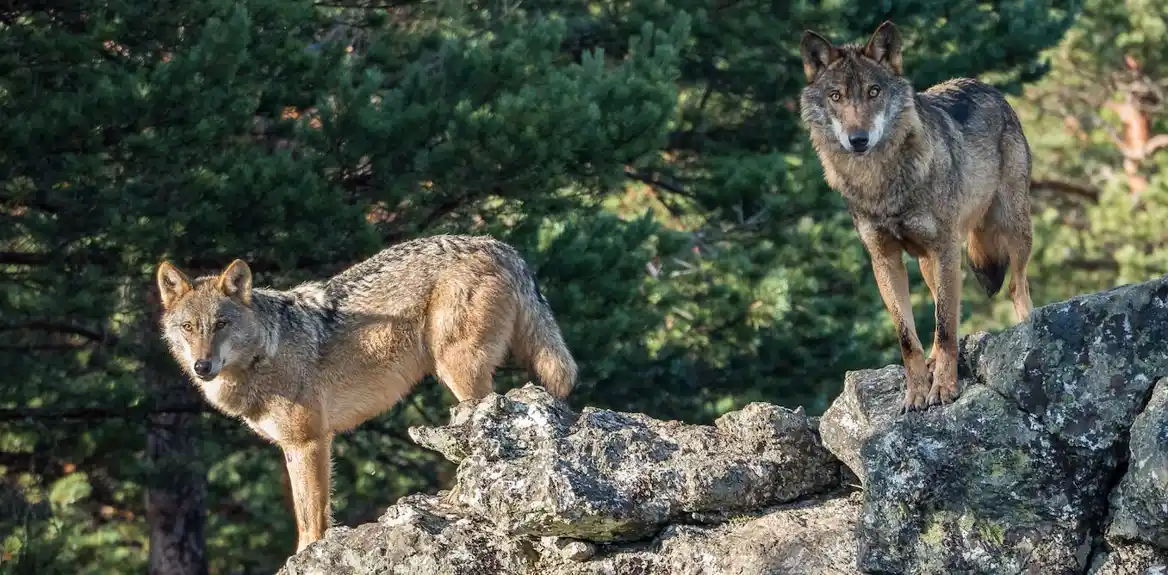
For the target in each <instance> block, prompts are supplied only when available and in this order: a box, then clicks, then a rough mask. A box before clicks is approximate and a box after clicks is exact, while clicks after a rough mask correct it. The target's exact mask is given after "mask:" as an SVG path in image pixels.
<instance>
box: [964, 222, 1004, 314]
mask: <svg viewBox="0 0 1168 575" xmlns="http://www.w3.org/2000/svg"><path fill="white" fill-rule="evenodd" d="M1000 244H1001V242H1000V241H998V238H996V237H992V236H990V234H988V233H985V232H983V233H978V232H977V231H973V232H970V234H969V267H971V268H973V275H974V277H976V278H977V283H979V284H981V289H982V290H984V291H985V294H986V297H989V298H992V297H994V296H995V295H997V293H998V291H1000V290H1001V289H1002V283H1003V282H1005V281H1006V270H1008V269H1009V268H1010V253H1009V251H1008V250H1007V249H1005V247H1004V246H1002V245H1000Z"/></svg>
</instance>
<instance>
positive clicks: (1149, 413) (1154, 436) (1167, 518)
mask: <svg viewBox="0 0 1168 575" xmlns="http://www.w3.org/2000/svg"><path fill="white" fill-rule="evenodd" d="M1129 445H1130V447H1129V453H1130V456H1129V460H1128V469H1127V473H1126V474H1125V475H1124V476H1123V479H1122V480H1121V481H1120V483H1119V486H1118V487H1116V489H1115V491H1114V492H1113V493H1112V496H1111V506H1112V508H1113V509H1114V510H1115V519H1114V520H1113V521H1112V523H1111V528H1110V530H1109V531H1108V535H1109V536H1111V537H1113V538H1115V539H1118V540H1125V541H1137V542H1142V543H1147V544H1150V545H1155V546H1158V547H1160V548H1162V549H1168V378H1165V379H1161V380H1160V382H1159V383H1158V384H1156V388H1155V391H1154V392H1153V394H1152V399H1151V401H1149V402H1148V405H1147V407H1146V408H1145V409H1144V411H1143V412H1142V413H1140V415H1139V416H1137V417H1136V418H1135V423H1133V424H1132V427H1131V439H1130V441H1129Z"/></svg>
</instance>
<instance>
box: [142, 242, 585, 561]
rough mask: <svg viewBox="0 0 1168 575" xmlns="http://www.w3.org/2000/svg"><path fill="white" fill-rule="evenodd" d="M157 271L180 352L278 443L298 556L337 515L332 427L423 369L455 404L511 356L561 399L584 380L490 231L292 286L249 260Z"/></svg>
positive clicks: (221, 399) (378, 403)
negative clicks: (257, 270) (258, 274)
mask: <svg viewBox="0 0 1168 575" xmlns="http://www.w3.org/2000/svg"><path fill="white" fill-rule="evenodd" d="M156 279H157V282H158V289H159V291H160V292H161V299H162V306H163V310H164V311H163V314H162V318H161V321H160V323H161V329H162V333H163V338H164V339H165V341H166V342H167V344H168V345H169V347H170V351H171V354H172V355H173V356H174V358H175V360H176V361H178V362H179V363H180V364H181V365H182V368H183V369H184V370H185V371H186V372H187V374H188V375H189V376H190V377H191V379H192V381H193V382H194V383H195V385H197V386H198V387H199V389H200V390H201V391H202V393H203V395H204V397H206V399H207V401H208V402H210V403H211V404H212V405H213V406H215V407H216V408H217V409H219V410H220V411H222V412H223V413H225V414H227V415H230V416H234V417H239V418H241V419H243V421H244V422H246V423H247V424H248V426H250V427H251V428H252V429H253V430H254V431H255V432H256V433H258V434H259V435H261V436H263V437H265V438H267V439H268V440H270V441H272V442H274V443H276V444H277V445H279V446H280V448H281V449H282V450H283V452H284V459H285V463H286V466H287V470H288V476H289V478H290V480H291V483H292V497H293V501H294V507H295V511H296V526H297V534H298V541H297V548H296V551H297V552H300V551H301V550H303V549H304V548H305V547H307V546H308V545H309V544H310V543H312V542H313V541H316V540H317V539H320V538H321V537H322V536H323V535H324V532H325V530H326V529H327V528H328V523H329V522H330V514H329V494H330V491H329V489H330V488H329V483H330V480H331V477H330V475H331V465H330V449H331V444H332V439H333V436H334V435H335V434H336V433H340V432H343V431H346V430H349V429H352V428H354V427H356V426H358V425H360V424H361V423H363V422H365V421H366V420H368V419H370V418H372V417H374V416H376V415H378V414H380V413H382V412H384V411H386V410H388V409H389V408H390V407H392V406H393V405H394V404H395V403H396V402H397V401H398V400H399V399H400V398H401V397H403V396H404V395H405V394H406V393H408V392H409V391H410V389H411V388H412V387H413V386H414V384H416V383H417V382H418V380H420V379H421V378H423V377H424V376H426V375H427V374H433V375H435V376H436V377H437V378H438V379H439V380H440V381H441V382H442V383H443V384H444V385H445V386H446V387H448V388H449V389H450V391H452V392H453V393H454V396H455V397H456V398H457V399H458V400H459V401H466V400H470V399H478V398H482V397H484V396H486V395H488V394H490V393H491V391H492V388H493V372H494V370H495V368H496V367H497V366H499V365H500V364H501V363H502V362H503V361H504V360H505V359H506V356H507V354H508V351H510V352H511V354H513V355H514V357H515V358H516V359H517V360H518V361H519V362H520V363H521V364H524V365H525V366H526V367H527V368H528V369H529V370H530V371H532V372H534V375H535V376H536V377H538V379H539V380H540V382H542V383H543V385H544V386H545V387H546V388H547V389H548V391H549V392H550V393H552V394H553V395H555V396H557V397H561V398H562V397H565V396H567V395H568V393H569V391H570V390H571V389H572V387H573V386H574V385H575V380H576V363H575V361H574V360H573V358H572V355H571V354H570V353H569V351H568V348H567V346H566V345H565V344H564V340H563V337H562V335H561V333H560V329H559V327H558V325H557V324H556V321H555V319H554V318H553V316H552V310H551V307H550V306H549V305H548V302H547V300H546V299H544V297H543V294H541V293H540V291H539V287H538V285H537V283H536V280H535V277H534V276H533V275H532V273H531V272H530V270H529V269H528V267H527V264H526V263H525V262H524V260H523V259H522V257H521V256H520V255H519V253H517V252H516V250H515V249H514V248H512V247H511V246H509V245H507V244H505V243H503V242H500V241H498V240H495V239H492V238H490V237H487V236H452V235H439V236H431V237H426V238H420V239H414V240H410V241H407V242H404V243H401V244H398V245H395V246H393V247H390V248H387V249H385V250H383V251H382V252H380V253H378V254H376V255H374V256H372V257H371V258H369V259H367V260H365V261H363V262H360V263H357V264H356V265H354V266H352V267H350V268H349V269H347V270H345V271H343V272H341V273H340V274H338V275H336V276H334V277H332V278H331V279H329V280H328V281H324V282H309V283H305V284H302V285H299V286H297V287H294V288H292V289H290V290H287V291H277V290H274V289H265V288H253V287H252V274H251V271H250V269H249V268H248V265H247V264H246V263H244V262H243V261H242V260H235V261H234V262H232V263H231V265H229V266H227V268H226V269H225V270H224V271H223V272H222V273H221V274H219V275H217V276H216V275H212V276H204V277H199V278H196V279H194V280H191V279H190V278H188V277H187V276H186V275H184V274H183V272H181V271H179V269H178V268H176V267H175V266H174V265H172V264H170V263H169V262H162V264H161V265H160V266H159V268H158V272H157V277H156Z"/></svg>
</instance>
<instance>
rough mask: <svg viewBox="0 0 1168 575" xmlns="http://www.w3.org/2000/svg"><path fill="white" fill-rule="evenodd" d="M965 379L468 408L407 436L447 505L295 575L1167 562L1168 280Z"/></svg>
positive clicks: (1079, 303)
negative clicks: (942, 390)
mask: <svg viewBox="0 0 1168 575" xmlns="http://www.w3.org/2000/svg"><path fill="white" fill-rule="evenodd" d="M959 373H960V377H961V382H960V388H961V396H960V397H959V398H958V400H957V401H956V402H954V403H953V404H951V405H948V406H945V407H934V408H932V409H929V410H928V411H924V412H913V413H909V414H906V415H901V414H899V412H898V411H899V408H900V400H901V394H902V393H903V387H904V378H903V369H902V368H901V367H900V366H899V365H892V366H887V367H884V368H880V369H872V370H861V371H855V372H851V373H848V374H847V376H846V378H845V382H844V389H843V391H842V393H841V394H840V395H839V397H838V398H836V400H835V401H834V403H833V404H832V406H831V407H830V408H829V409H828V411H827V412H826V413H824V414H823V416H822V417H821V418H808V417H806V416H805V414H804V413H803V412H802V410H794V411H792V410H789V409H785V408H781V407H776V406H773V405H768V404H762V403H755V404H751V405H749V406H746V407H745V408H743V409H741V410H739V411H735V412H731V413H728V414H726V415H725V416H723V417H722V418H720V419H719V420H717V422H716V423H715V424H714V425H709V426H703V425H690V424H685V423H681V422H676V421H660V420H656V419H653V418H651V417H648V416H645V415H641V414H633V413H621V412H615V411H608V410H602V409H594V408H583V409H581V410H579V411H575V410H573V409H571V408H570V407H569V406H568V405H567V404H565V403H562V402H559V401H556V400H555V399H554V398H552V397H551V396H550V395H548V394H547V393H546V392H544V390H543V389H542V388H540V387H537V386H534V385H528V386H526V387H523V388H519V389H514V390H511V391H510V392H508V393H506V394H503V395H499V394H495V395H491V396H489V397H487V398H484V399H483V400H481V401H476V402H467V403H465V404H463V405H459V406H457V407H456V408H454V409H453V410H452V413H451V419H450V423H449V424H448V425H446V426H442V427H430V428H426V427H419V428H413V429H411V430H410V434H411V437H413V438H414V440H415V441H417V442H418V443H419V444H421V445H423V446H426V447H428V448H430V449H433V450H436V451H438V452H440V453H442V454H444V455H445V456H446V457H447V458H448V459H450V460H451V461H454V462H456V463H458V472H457V479H456V481H457V488H456V489H455V490H454V491H453V493H452V494H450V495H448V496H447V497H446V498H440V497H438V496H433V495H411V496H408V497H404V498H402V499H401V500H399V501H398V502H397V503H396V504H395V505H392V506H390V507H389V509H388V510H387V511H386V513H385V515H384V516H383V517H382V518H381V519H380V520H379V521H378V522H377V523H372V524H368V525H361V526H358V527H355V528H349V527H336V528H333V529H331V530H329V532H328V534H327V536H326V538H325V539H324V540H322V541H319V542H317V543H315V544H313V545H312V546H310V547H309V548H308V549H306V550H304V551H303V552H302V553H300V554H298V555H296V556H294V557H291V558H289V560H288V562H287V564H286V565H285V567H284V569H283V570H282V571H281V573H284V574H287V575H294V574H295V575H307V574H318V573H322V574H323V573H337V574H341V575H346V574H351V575H365V574H373V573H377V574H390V573H392V574H407V573H419V574H437V575H443V574H451V575H453V574H459V575H477V574H488V573H489V574H503V573H506V574H510V573H514V574H517V575H526V574H532V575H534V574H547V575H559V574H579V575H586V574H587V575H593V574H595V575H602V574H604V575H625V574H629V575H634V574H635V575H642V574H658V573H660V574H663V575H665V574H669V575H673V574H680V575H721V574H726V575H772V574H774V575H780V574H800V575H802V574H808V575H810V574H850V573H871V574H881V575H891V574H906V575H907V574H912V575H923V574H950V573H962V574H966V573H969V574H1034V575H1048V574H1049V575H1063V574H1068V575H1070V574H1075V575H1080V574H1084V575H1168V280H1166V279H1160V280H1155V281H1151V282H1146V283H1143V284H1135V285H1130V286H1124V287H1121V288H1117V289H1113V290H1109V291H1107V292H1103V293H1099V294H1090V295H1086V296H1081V297H1078V298H1074V299H1072V300H1068V301H1066V302H1060V303H1057V304H1052V305H1049V306H1046V307H1043V308H1039V309H1036V310H1034V313H1033V314H1032V315H1031V318H1030V319H1029V320H1028V321H1026V322H1023V323H1022V324H1019V325H1017V326H1013V327H1011V328H1008V329H1006V330H1003V331H1002V332H1000V333H995V334H987V333H978V334H970V335H967V336H965V337H964V338H963V339H962V340H961V361H960V369H959ZM852 474H854V475H855V478H851V477H850V475H852ZM857 483H858V484H859V485H858V486H859V487H862V489H861V490H858V491H857V490H854V489H853V486H854V484H857Z"/></svg>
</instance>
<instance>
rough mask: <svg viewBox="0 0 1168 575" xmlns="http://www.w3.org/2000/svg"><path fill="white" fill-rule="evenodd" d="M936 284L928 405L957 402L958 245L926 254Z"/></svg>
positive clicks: (953, 244)
mask: <svg viewBox="0 0 1168 575" xmlns="http://www.w3.org/2000/svg"><path fill="white" fill-rule="evenodd" d="M926 257H930V258H932V259H933V265H932V266H931V267H932V268H933V269H934V273H935V274H936V280H937V290H936V296H935V300H936V301H935V305H934V308H935V310H936V318H937V329H936V331H935V332H934V334H933V350H932V353H931V354H930V356H931V358H932V359H933V360H934V361H933V362H932V366H931V367H932V369H931V371H932V376H933V383H932V386H931V387H930V388H929V405H937V404H947V403H953V400H955V399H957V394H958V392H957V322H958V320H959V318H960V315H961V313H960V312H961V250H960V247H959V244H958V243H957V242H953V243H951V244H950V245H947V246H945V247H944V248H942V249H941V250H940V251H939V252H938V253H936V254H929V256H926Z"/></svg>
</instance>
